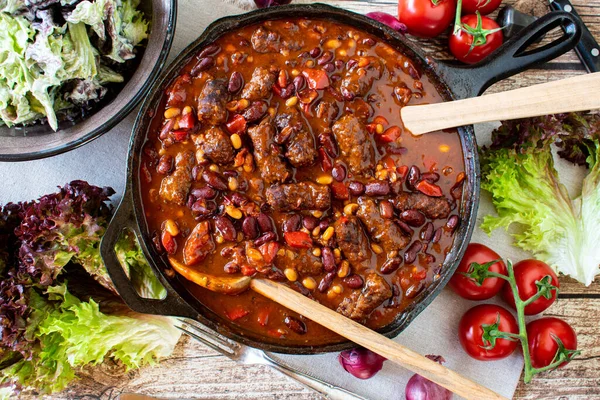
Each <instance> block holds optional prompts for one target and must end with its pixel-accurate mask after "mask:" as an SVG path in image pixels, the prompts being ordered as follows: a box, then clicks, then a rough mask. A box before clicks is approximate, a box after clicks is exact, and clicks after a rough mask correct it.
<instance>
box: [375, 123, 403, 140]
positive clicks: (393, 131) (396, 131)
mask: <svg viewBox="0 0 600 400" xmlns="http://www.w3.org/2000/svg"><path fill="white" fill-rule="evenodd" d="M401 134H402V130H400V128H399V127H397V126H390V127H389V128H387V129H386V130H385V132H383V133H382V134H381V135H377V136H376V137H377V138H378V139H379V140H381V141H382V142H385V143H391V142H395V141H396V139H398V138H399V137H400V135H401Z"/></svg>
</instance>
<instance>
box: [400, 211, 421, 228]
mask: <svg viewBox="0 0 600 400" xmlns="http://www.w3.org/2000/svg"><path fill="white" fill-rule="evenodd" d="M400 219H402V221H404V222H406V223H407V224H408V225H410V226H414V227H418V226H421V225H423V224H424V223H425V216H424V215H423V213H421V212H420V211H417V210H404V211H402V212H401V213H400Z"/></svg>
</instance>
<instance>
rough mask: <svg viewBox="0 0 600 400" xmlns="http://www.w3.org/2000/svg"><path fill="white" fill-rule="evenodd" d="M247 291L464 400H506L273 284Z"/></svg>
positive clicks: (265, 282) (255, 281)
mask: <svg viewBox="0 0 600 400" xmlns="http://www.w3.org/2000/svg"><path fill="white" fill-rule="evenodd" d="M250 287H251V288H252V290H254V291H255V292H257V293H260V294H262V295H263V296H265V297H267V298H269V299H271V300H273V301H275V302H277V303H279V304H281V305H283V306H285V307H287V308H289V309H290V310H293V311H296V312H297V313H299V314H302V315H304V316H305V317H307V318H310V319H311V320H313V321H315V322H316V323H318V324H320V325H322V326H324V327H326V328H328V329H330V330H332V331H333V332H335V333H337V334H339V335H341V336H344V337H345V338H347V339H350V340H351V341H353V342H354V343H356V344H359V345H361V346H363V347H365V348H367V349H370V350H372V351H374V352H375V353H377V354H379V355H381V356H383V357H385V358H387V359H388V360H390V361H393V362H395V363H397V364H399V365H401V366H403V367H404V368H407V369H409V370H411V371H413V372H416V373H417V374H419V375H421V376H424V377H425V378H427V379H429V380H431V381H433V382H435V383H437V384H438V385H440V386H443V387H445V388H446V389H448V390H451V391H452V392H454V393H456V394H458V395H460V396H463V397H465V398H467V399H478V400H485V399H495V400H498V399H503V400H506V398H505V397H502V396H500V395H499V394H497V393H495V392H493V391H491V390H490V389H488V388H486V387H483V386H481V385H479V384H477V383H475V382H473V381H471V380H469V379H467V378H465V377H463V376H461V375H459V374H457V373H456V372H454V371H452V370H450V369H448V368H446V367H444V366H443V365H440V364H438V363H437V362H435V361H431V360H430V359H428V358H426V357H423V356H422V355H420V354H418V353H415V352H414V351H412V350H410V349H408V348H406V347H404V346H402V345H401V344H398V343H396V342H394V341H393V340H391V339H388V338H386V337H385V336H383V335H381V334H379V333H377V332H375V331H372V330H371V329H369V328H367V327H365V326H363V325H361V324H359V323H358V322H355V321H353V320H351V319H349V318H346V317H344V316H342V315H340V314H338V313H337V312H335V311H333V310H330V309H329V308H327V307H325V306H323V305H321V304H319V303H317V302H316V301H313V300H310V299H308V298H306V297H304V296H303V295H301V294H300V293H298V292H296V291H294V290H292V289H290V288H288V287H286V286H284V285H282V284H279V283H276V282H273V281H269V280H266V279H253V280H252V282H251V283H250Z"/></svg>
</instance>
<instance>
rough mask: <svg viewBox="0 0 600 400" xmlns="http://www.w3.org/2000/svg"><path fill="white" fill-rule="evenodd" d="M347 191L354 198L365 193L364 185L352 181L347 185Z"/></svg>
mask: <svg viewBox="0 0 600 400" xmlns="http://www.w3.org/2000/svg"><path fill="white" fill-rule="evenodd" d="M348 190H349V191H350V193H351V194H353V195H354V196H360V195H361V194H363V193H364V192H365V185H364V184H362V183H361V182H357V181H352V182H350V183H349V184H348Z"/></svg>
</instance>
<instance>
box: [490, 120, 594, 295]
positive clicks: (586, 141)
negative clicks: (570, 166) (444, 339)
mask: <svg viewBox="0 0 600 400" xmlns="http://www.w3.org/2000/svg"><path fill="white" fill-rule="evenodd" d="M599 135H600V116H598V115H596V114H567V115H559V116H548V117H541V118H535V119H527V120H518V121H511V122H505V123H503V124H502V126H501V127H500V128H499V129H498V130H496V131H495V132H494V133H493V144H492V146H491V147H490V148H483V149H482V150H481V165H482V184H481V187H482V189H484V190H486V191H488V192H490V194H491V195H492V203H493V204H494V206H495V208H496V212H497V214H498V215H497V216H491V215H488V216H485V217H484V220H483V223H482V224H481V228H482V229H483V230H484V231H485V232H488V233H490V232H491V231H493V230H494V229H497V228H500V227H504V228H506V229H508V228H509V227H510V226H511V225H513V224H515V225H516V227H517V231H516V232H515V233H512V236H513V237H514V239H515V245H516V246H518V247H520V248H522V249H524V250H527V251H530V252H532V253H533V254H534V256H535V257H536V258H538V259H540V260H542V261H544V262H546V263H548V264H549V265H550V266H552V267H553V268H554V269H555V270H556V271H557V272H561V273H563V274H565V275H570V276H571V277H573V278H575V279H577V280H578V281H580V282H582V283H584V284H585V285H590V284H591V283H592V281H593V280H594V277H595V276H596V275H598V274H599V273H600V246H598V243H599V242H600V230H599V229H598V228H597V227H598V226H600V164H599V163H597V160H598V157H600V146H599V144H598V143H599V141H598V139H599V138H598V136H599ZM554 144H556V145H557V146H558V147H559V148H560V149H561V150H560V151H559V154H560V155H561V156H562V157H564V158H566V159H568V160H569V161H572V162H574V163H580V162H581V161H582V158H583V159H584V160H586V161H585V163H586V164H587V166H588V167H589V168H590V172H589V174H588V175H587V176H586V177H585V179H584V181H583V187H582V192H581V195H579V196H577V197H576V198H571V197H570V196H569V194H568V193H567V190H566V188H565V187H564V185H563V184H562V183H561V182H560V178H559V176H558V172H557V170H556V168H555V167H554V159H553V155H552V147H553V145H554Z"/></svg>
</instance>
